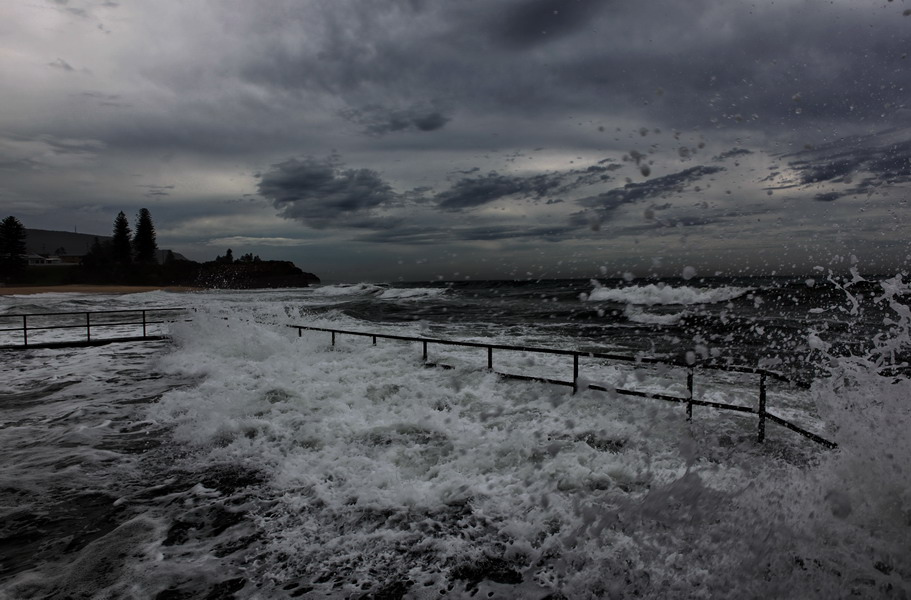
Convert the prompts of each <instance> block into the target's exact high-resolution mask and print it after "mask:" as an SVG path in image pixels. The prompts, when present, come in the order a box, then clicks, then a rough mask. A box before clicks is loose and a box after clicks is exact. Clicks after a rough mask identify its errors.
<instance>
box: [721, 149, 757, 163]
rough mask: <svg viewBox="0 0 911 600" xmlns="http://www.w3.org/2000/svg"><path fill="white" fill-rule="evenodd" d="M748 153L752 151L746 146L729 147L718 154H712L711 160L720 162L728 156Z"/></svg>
mask: <svg viewBox="0 0 911 600" xmlns="http://www.w3.org/2000/svg"><path fill="white" fill-rule="evenodd" d="M750 154H753V151H752V150H747V149H746V148H731V149H730V150H728V151H726V152H722V153H721V154H719V155H718V156H713V157H712V160H713V161H714V162H722V161H725V160H727V159H729V158H735V157H737V156H749V155H750Z"/></svg>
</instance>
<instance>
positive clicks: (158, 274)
mask: <svg viewBox="0 0 911 600" xmlns="http://www.w3.org/2000/svg"><path fill="white" fill-rule="evenodd" d="M27 237H28V230H27V229H26V228H25V227H24V226H23V225H22V223H21V222H20V221H19V219H17V218H16V217H14V216H9V217H7V218H5V219H3V220H2V221H0V284H30V285H55V284H73V283H88V284H120V285H183V286H194V287H205V288H232V289H249V288H274V287H305V286H307V285H309V284H312V283H319V278H318V277H317V276H316V275H313V274H312V273H305V272H304V271H302V270H301V269H299V268H297V267H296V266H295V265H294V264H293V263H291V262H289V261H278V260H262V259H260V258H259V256H254V255H253V254H252V253H248V254H244V255H242V256H241V257H240V258H239V259H235V258H234V256H233V253H232V251H231V249H228V251H227V253H226V254H225V255H224V256H217V257H216V258H215V260H213V261H209V262H203V263H199V262H196V261H191V260H187V259H185V258H184V257H182V256H179V255H175V254H174V253H173V252H172V251H170V250H168V251H167V252H160V251H159V249H158V243H157V240H156V235H155V225H154V223H153V222H152V215H151V213H150V212H149V210H148V209H145V208H142V209H140V210H139V212H138V213H137V215H136V221H135V229H133V230H131V228H130V223H129V221H128V219H127V217H126V215H125V214H124V213H123V211H121V212H119V213H118V214H117V217H116V218H115V219H114V226H113V235H112V236H111V237H110V238H103V239H102V238H98V237H96V238H95V240H94V242H93V243H92V245H91V248H90V249H89V250H88V251H87V252H86V253H85V254H84V255H83V256H81V257H80V258H79V259H78V264H73V263H70V264H47V262H51V261H47V262H45V261H43V260H42V259H43V258H44V257H41V256H37V255H35V256H30V255H29V254H28V249H27V248H28V244H27ZM60 250H62V248H61V249H60ZM32 258H34V259H37V260H38V261H39V262H42V263H44V264H41V265H30V262H31V261H30V259H32ZM159 259H160V260H159Z"/></svg>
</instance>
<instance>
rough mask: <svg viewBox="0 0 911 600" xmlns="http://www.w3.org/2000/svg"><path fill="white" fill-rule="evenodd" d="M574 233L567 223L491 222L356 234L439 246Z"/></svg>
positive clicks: (557, 238)
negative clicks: (536, 224)
mask: <svg viewBox="0 0 911 600" xmlns="http://www.w3.org/2000/svg"><path fill="white" fill-rule="evenodd" d="M577 234H578V228H577V227H574V226H571V225H561V226H535V227H523V226H519V225H492V226H483V227H447V228H440V227H426V226H425V227H416V226H413V225H412V226H400V227H394V228H393V227H390V228H385V229H381V230H376V231H372V232H370V233H368V234H364V235H361V236H358V237H357V240H358V241H361V242H370V243H378V244H404V245H409V246H423V245H441V244H450V243H453V242H497V241H503V240H511V239H529V238H531V239H540V240H543V241H548V242H559V241H563V240H566V239H571V238H573V237H574V236H576V235H577Z"/></svg>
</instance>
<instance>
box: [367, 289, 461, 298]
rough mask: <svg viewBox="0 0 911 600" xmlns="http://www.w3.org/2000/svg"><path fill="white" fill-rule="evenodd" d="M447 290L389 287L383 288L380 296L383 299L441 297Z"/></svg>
mask: <svg viewBox="0 0 911 600" xmlns="http://www.w3.org/2000/svg"><path fill="white" fill-rule="evenodd" d="M446 292H447V290H446V289H445V288H389V289H386V290H383V292H382V293H381V294H380V295H379V297H380V298H381V299H383V300H424V299H428V298H440V297H442V296H444V295H445V294H446Z"/></svg>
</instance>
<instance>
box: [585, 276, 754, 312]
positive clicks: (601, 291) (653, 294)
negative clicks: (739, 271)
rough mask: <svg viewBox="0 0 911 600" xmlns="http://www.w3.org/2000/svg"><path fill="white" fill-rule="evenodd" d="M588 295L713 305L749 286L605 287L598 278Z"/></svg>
mask: <svg viewBox="0 0 911 600" xmlns="http://www.w3.org/2000/svg"><path fill="white" fill-rule="evenodd" d="M592 283H593V284H595V287H594V289H592V291H591V293H590V294H589V295H588V300H589V301H591V302H622V303H626V304H642V305H646V306H654V305H657V304H683V305H689V304H713V303H716V302H727V301H728V300H733V299H734V298H739V297H741V296H744V295H746V294H748V293H749V292H750V291H751V290H750V289H749V288H739V287H719V288H695V287H690V286H679V287H673V286H670V285H664V284H654V283H650V284H648V285H635V286H628V287H620V288H609V287H603V286H601V285H600V284H598V282H597V281H593V282H592Z"/></svg>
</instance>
